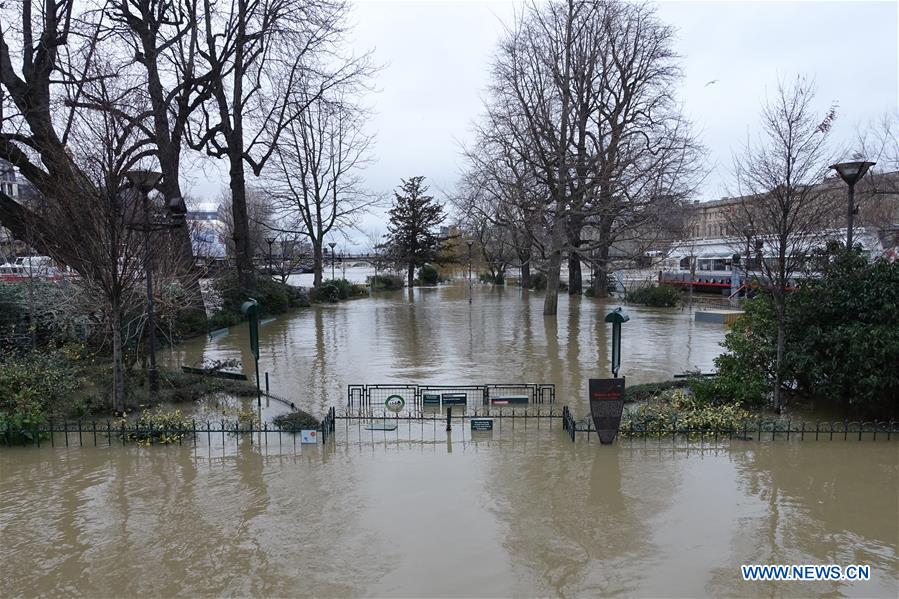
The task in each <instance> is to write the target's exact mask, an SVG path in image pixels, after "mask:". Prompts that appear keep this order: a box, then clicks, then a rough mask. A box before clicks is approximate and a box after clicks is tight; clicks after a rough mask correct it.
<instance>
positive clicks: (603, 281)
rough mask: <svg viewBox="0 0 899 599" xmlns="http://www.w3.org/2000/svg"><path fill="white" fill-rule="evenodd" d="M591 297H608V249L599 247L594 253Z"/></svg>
mask: <svg viewBox="0 0 899 599" xmlns="http://www.w3.org/2000/svg"><path fill="white" fill-rule="evenodd" d="M593 296H594V297H608V296H609V248H608V247H605V246H604V247H600V248H599V249H598V250H597V251H596V261H595V262H594V264H593Z"/></svg>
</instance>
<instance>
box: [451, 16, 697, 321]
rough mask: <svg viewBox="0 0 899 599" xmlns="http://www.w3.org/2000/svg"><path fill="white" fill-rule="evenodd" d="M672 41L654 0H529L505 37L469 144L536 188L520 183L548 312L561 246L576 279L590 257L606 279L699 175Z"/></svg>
mask: <svg viewBox="0 0 899 599" xmlns="http://www.w3.org/2000/svg"><path fill="white" fill-rule="evenodd" d="M672 41H673V31H672V30H671V29H670V28H669V27H667V26H665V25H663V24H662V23H660V22H659V20H658V18H657V17H656V15H655V13H654V11H653V9H652V8H651V7H650V6H648V5H644V4H626V3H623V2H618V1H615V0H612V1H604V2H592V1H591V2H575V1H574V0H568V1H556V2H550V3H546V4H539V5H536V4H535V5H529V7H528V8H527V9H526V10H525V11H524V13H523V14H522V15H521V17H520V18H519V20H518V21H517V22H516V23H515V25H514V26H513V28H512V29H510V30H509V31H508V32H507V34H506V36H505V38H504V39H503V41H502V43H501V45H500V47H499V50H498V52H497V56H496V58H495V60H494V65H493V83H492V84H491V87H490V100H489V102H488V105H487V111H486V116H485V119H484V122H483V123H482V124H481V125H480V126H479V127H478V133H479V137H480V140H479V142H478V144H477V147H476V148H475V149H473V150H469V152H468V154H469V156H473V157H474V159H473V160H472V162H473V165H474V166H473V168H475V170H477V171H479V172H480V173H482V174H483V173H488V174H489V175H490V179H491V180H492V181H493V182H494V183H497V184H502V185H504V186H505V187H506V188H507V190H514V189H515V188H516V179H521V178H527V179H530V181H531V182H532V189H533V186H536V189H537V190H539V191H538V192H537V197H536V198H533V197H525V196H524V195H522V194H521V193H517V194H516V193H513V194H512V195H513V196H514V195H517V198H518V199H517V200H516V201H520V202H523V204H522V208H523V211H524V214H523V215H522V216H524V215H527V216H528V217H529V218H528V220H529V223H530V224H529V226H526V227H518V230H519V231H520V232H522V233H526V234H527V235H528V237H529V238H530V240H531V242H532V244H531V247H540V248H542V250H543V253H544V255H545V256H546V269H547V279H548V282H547V295H546V301H545V304H544V313H545V314H554V313H555V311H556V303H557V294H558V286H559V285H558V284H559V271H560V268H561V262H562V258H563V255H567V256H568V257H569V272H570V276H571V279H572V280H571V283H572V287H573V288H574V291H579V286H580V262H581V260H582V259H586V260H588V261H589V262H590V263H591V264H592V265H593V266H594V268H595V270H596V273H595V276H594V281H604V280H605V277H606V273H607V270H608V265H609V260H610V257H611V254H610V250H611V249H612V247H613V246H614V245H615V244H618V245H619V246H621V247H627V242H629V241H630V242H633V241H634V240H636V239H647V238H651V237H652V232H660V235H659V236H661V232H662V231H664V232H665V233H666V234H667V230H666V228H665V227H664V226H663V225H664V215H665V214H667V213H669V212H670V210H671V208H672V207H676V206H679V205H680V203H682V202H683V201H684V199H685V198H686V197H687V196H688V195H689V194H690V193H691V192H692V191H693V189H694V187H695V184H696V183H697V174H698V166H699V164H700V162H699V160H698V158H699V152H700V148H699V146H698V144H697V143H696V142H695V140H694V138H693V135H692V133H691V131H690V126H689V123H687V122H686V121H685V119H684V118H683V116H682V115H681V113H680V110H679V107H678V106H677V104H676V101H675V98H674V86H675V84H676V82H677V81H678V79H679V77H680V71H679V68H678V66H677V56H676V55H675V54H674V53H673V51H672V50H671V45H672ZM496 175H499V177H497V176H496ZM504 195H507V196H508V195H509V194H508V192H507V193H505V194H504ZM528 195H529V196H530V194H528ZM535 199H536V201H534V200H535ZM512 212H514V211H512ZM598 291H600V292H601V293H604V292H605V284H604V283H599V284H598Z"/></svg>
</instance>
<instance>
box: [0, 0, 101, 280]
mask: <svg viewBox="0 0 899 599" xmlns="http://www.w3.org/2000/svg"><path fill="white" fill-rule="evenodd" d="M33 4H34V3H33V2H30V1H28V2H21V3H8V4H2V5H0V83H2V86H0V158H2V159H4V160H6V161H7V162H9V163H10V164H13V165H14V166H15V167H17V168H18V169H19V172H20V173H21V174H22V176H23V177H25V179H27V180H28V181H29V182H30V183H31V184H32V185H34V187H35V188H36V190H37V191H38V193H39V194H40V195H41V196H42V197H43V198H44V199H45V200H46V201H54V200H55V198H56V195H57V194H59V192H60V190H63V189H66V188H67V187H71V189H73V190H90V188H91V186H92V180H91V178H90V177H89V176H87V175H86V174H85V173H83V172H82V171H81V169H80V167H79V165H78V164H76V162H75V161H74V159H73V158H72V156H71V155H70V153H69V148H68V145H67V142H68V131H69V130H70V128H71V127H70V125H71V123H72V122H73V120H74V118H75V115H76V111H75V109H69V110H67V111H66V110H57V108H58V107H59V105H60V103H61V100H62V98H64V97H65V93H66V92H65V88H66V86H67V85H70V84H71V83H72V79H71V77H69V76H67V75H70V73H62V74H60V73H59V71H60V57H59V52H60V48H62V47H65V46H66V44H68V43H69V41H70V36H71V34H72V11H73V4H74V2H73V1H72V0H61V1H57V0H44V2H42V4H41V6H40V7H39V9H38V13H39V14H38V15H34V14H33V9H34V6H33ZM16 23H18V25H16ZM95 44H96V40H95V39H94V40H89V41H88V42H87V48H88V50H87V51H86V53H87V55H90V51H89V49H90V48H92V47H94V46H95ZM14 60H17V63H14ZM85 68H87V66H85ZM54 75H59V77H58V78H54ZM76 75H77V73H76ZM91 193H93V192H91ZM0 223H2V225H3V226H4V227H6V228H8V229H9V230H10V231H11V232H12V233H13V235H15V236H16V237H17V238H19V239H32V240H34V243H35V244H36V247H37V249H38V250H40V251H41V252H42V253H45V254H47V255H51V256H53V257H54V258H56V259H58V260H60V261H61V262H63V263H65V264H69V265H71V266H72V267H73V268H79V267H80V264H79V261H78V260H77V259H76V256H74V255H71V254H69V253H67V248H63V247H61V246H59V245H57V244H54V242H53V240H54V238H55V235H54V233H56V231H55V230H54V227H55V226H59V225H60V223H54V222H50V221H47V220H46V219H43V218H41V217H40V216H39V215H38V214H37V213H36V212H35V211H34V210H33V209H31V208H30V207H28V206H26V205H24V204H23V203H21V202H18V201H16V200H15V199H14V198H12V197H10V196H9V195H7V194H6V193H3V192H0Z"/></svg>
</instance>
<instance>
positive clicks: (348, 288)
mask: <svg viewBox="0 0 899 599" xmlns="http://www.w3.org/2000/svg"><path fill="white" fill-rule="evenodd" d="M364 295H368V287H366V286H365V285H359V284H356V283H350V282H349V281H347V280H346V279H329V280H327V281H322V284H321V285H319V286H318V287H317V288H315V289H313V290H312V292H311V293H310V295H309V297H310V299H312V301H315V302H331V303H334V302H338V301H341V300H347V299H350V298H353V297H362V296H364Z"/></svg>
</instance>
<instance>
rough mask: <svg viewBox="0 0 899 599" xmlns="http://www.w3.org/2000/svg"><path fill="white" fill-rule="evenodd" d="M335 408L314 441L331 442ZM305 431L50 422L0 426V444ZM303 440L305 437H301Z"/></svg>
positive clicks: (163, 440) (235, 424) (254, 437)
mask: <svg viewBox="0 0 899 599" xmlns="http://www.w3.org/2000/svg"><path fill="white" fill-rule="evenodd" d="M334 415H335V414H334V409H333V408H331V409H330V410H329V411H328V414H327V415H326V416H325V418H324V420H322V423H321V425H320V426H319V427H317V428H314V429H310V430H312V431H314V433H315V436H314V439H315V441H314V442H316V443H317V442H318V440H319V439H321V442H327V441H328V439H329V438H330V437H331V436H332V435H333V433H334ZM302 434H303V431H300V430H292V429H290V428H281V427H278V426H276V425H274V424H270V423H268V422H264V423H258V422H255V423H254V422H244V421H240V420H219V421H209V420H204V421H196V420H192V421H190V423H189V424H188V423H183V424H180V425H172V424H169V425H145V424H143V425H142V424H140V423H138V422H126V421H124V420H103V421H97V420H91V421H82V420H76V421H62V422H49V423H46V424H42V425H40V426H30V427H13V426H11V425H10V426H7V427H6V428H5V429H2V430H0V444H2V445H6V446H22V447H25V446H34V447H41V446H50V447H88V446H93V447H103V446H107V447H111V446H113V445H183V444H185V443H194V444H196V443H197V442H198V441H200V440H205V441H206V444H207V445H209V446H212V445H213V442H214V441H215V442H218V441H219V440H220V442H221V444H222V445H225V444H227V443H228V442H229V440H240V439H248V440H249V442H250V443H251V444H252V443H260V444H265V445H269V444H277V445H286V444H288V443H293V444H294V445H296V444H297V442H298V439H299V438H300V437H301V435H302ZM300 442H301V443H303V442H304V441H300Z"/></svg>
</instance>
